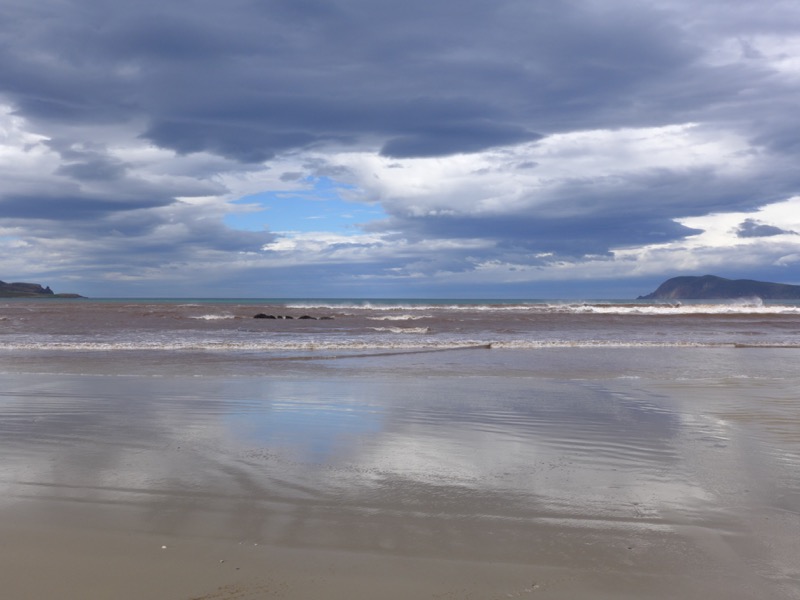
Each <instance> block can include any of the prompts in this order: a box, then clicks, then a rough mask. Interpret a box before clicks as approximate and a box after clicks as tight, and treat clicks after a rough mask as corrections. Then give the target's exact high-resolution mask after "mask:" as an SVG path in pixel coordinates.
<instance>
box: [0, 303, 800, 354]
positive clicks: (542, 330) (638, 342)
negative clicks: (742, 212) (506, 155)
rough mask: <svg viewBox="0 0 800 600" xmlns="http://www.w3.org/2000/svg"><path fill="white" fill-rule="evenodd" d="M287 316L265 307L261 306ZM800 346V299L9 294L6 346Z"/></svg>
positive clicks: (3, 323)
mask: <svg viewBox="0 0 800 600" xmlns="http://www.w3.org/2000/svg"><path fill="white" fill-rule="evenodd" d="M259 313H261V314H265V315H267V316H273V317H276V318H274V319H271V318H269V319H254V318H253V317H254V316H255V315H256V314H259ZM477 346H490V347H491V348H494V349H508V348H516V349H534V348H563V347H605V348H630V347H689V346H696V347H720V346H728V347H732V346H757V347H800V303H764V302H762V301H760V300H759V299H749V300H748V299H743V300H738V301H730V302H724V303H723V302H718V303H701V302H692V303H657V302H648V301H637V302H614V301H603V302H567V301H564V302H521V301H502V302H499V301H455V300H436V301H432V300H380V301H377V300H284V301H281V300H203V299H183V300H158V299H153V300H146V299H138V300H125V299H116V300H99V301H95V300H46V301H37V302H32V301H25V300H21V301H20V300H16V301H0V352H7V351H47V350H60V351H64V352H67V351H109V350H133V351H135V350H140V351H146V350H153V351H158V350H169V351H176V352H177V351H192V350H194V351H215V352H254V351H255V352H263V353H265V355H275V354H286V353H291V352H298V351H307V352H312V353H317V354H319V355H322V354H325V353H331V352H342V351H344V352H371V351H390V350H434V349H453V348H462V347H477Z"/></svg>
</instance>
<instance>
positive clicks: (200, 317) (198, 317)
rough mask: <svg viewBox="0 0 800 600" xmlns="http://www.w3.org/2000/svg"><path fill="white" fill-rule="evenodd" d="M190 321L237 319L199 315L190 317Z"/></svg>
mask: <svg viewBox="0 0 800 600" xmlns="http://www.w3.org/2000/svg"><path fill="white" fill-rule="evenodd" d="M189 318H190V319H201V320H203V321H217V320H221V319H235V318H236V316H235V315H198V316H194V317H189Z"/></svg>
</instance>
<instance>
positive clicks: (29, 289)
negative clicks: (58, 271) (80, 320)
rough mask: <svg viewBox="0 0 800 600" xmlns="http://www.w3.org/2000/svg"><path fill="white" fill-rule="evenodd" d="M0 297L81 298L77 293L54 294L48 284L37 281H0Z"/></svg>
mask: <svg viewBox="0 0 800 600" xmlns="http://www.w3.org/2000/svg"><path fill="white" fill-rule="evenodd" d="M0 298H83V296H79V295H78V294H54V293H53V290H51V289H50V286H47V287H42V286H41V285H39V284H38V283H20V282H17V283H6V282H5V281H0Z"/></svg>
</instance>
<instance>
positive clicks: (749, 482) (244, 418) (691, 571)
mask: <svg viewBox="0 0 800 600" xmlns="http://www.w3.org/2000/svg"><path fill="white" fill-rule="evenodd" d="M3 380H4V383H3V388H2V389H3V392H2V393H1V394H0V416H1V417H2V418H1V419H0V449H2V452H3V456H4V461H3V464H2V466H1V467H0V490H2V494H0V498H2V500H0V502H1V504H0V530H4V531H5V532H6V534H7V536H11V537H12V538H13V539H15V540H17V543H18V544H19V547H20V548H21V547H25V548H27V551H28V552H30V553H32V554H31V558H30V560H31V561H33V562H36V561H37V560H39V561H41V565H45V567H46V565H48V564H50V563H49V562H48V561H51V562H53V563H58V561H59V560H60V559H61V558H63V557H60V558H59V557H58V556H57V555H58V553H59V552H64V553H66V554H69V550H68V548H70V547H72V548H78V549H79V550H77V552H84V553H85V555H86V557H90V558H91V559H92V560H94V561H100V562H102V561H105V560H111V559H110V558H108V557H107V556H105V552H98V550H97V549H96V548H101V547H104V548H107V549H108V551H109V552H111V553H112V554H113V552H121V553H124V548H125V544H124V540H125V539H128V540H129V541H131V544H132V546H131V547H132V548H138V547H139V546H137V544H140V543H141V544H145V545H146V543H149V542H146V540H151V541H152V543H153V544H154V546H151V547H150V548H152V547H155V544H156V542H158V544H159V545H158V548H159V549H160V546H161V540H164V541H165V543H164V544H163V545H164V546H167V548H166V549H165V551H164V553H163V554H161V559H160V560H162V561H163V560H169V561H175V562H174V568H175V570H174V573H175V575H174V577H175V579H174V580H173V579H171V576H170V574H169V573H168V572H166V573H161V572H160V571H159V570H158V569H160V568H161V567H160V566H158V565H160V564H161V563H158V564H156V563H153V560H154V559H153V558H152V557H148V556H144V555H141V556H140V555H138V554H135V552H134V556H138V558H130V560H131V563H130V564H129V567H130V568H129V571H127V570H126V569H121V570H120V572H119V573H120V574H119V576H118V579H116V580H114V581H113V582H110V583H109V584H108V585H116V586H128V587H127V588H126V589H128V590H129V591H128V592H125V593H128V594H129V595H128V596H124V595H118V594H117V595H114V594H112V595H114V597H118V598H123V597H131V598H137V597H146V596H145V595H141V596H140V595H139V594H140V592H139V591H137V590H139V589H142V588H137V587H136V582H137V579H138V577H137V576H136V573H139V572H144V573H150V572H152V573H155V572H158V573H160V574H159V577H162V578H163V580H164V585H165V586H166V587H165V588H163V589H164V590H170V592H169V593H170V594H171V595H161V596H159V597H164V598H173V597H174V598H188V597H191V594H195V597H207V598H217V597H244V598H260V597H266V595H265V594H267V592H269V593H274V594H276V595H278V592H279V591H280V595H282V596H283V597H296V598H300V597H304V596H303V595H301V591H300V590H303V591H302V594H309V593H313V592H314V591H315V590H316V591H317V592H319V591H321V590H325V593H326V595H327V597H330V598H338V597H342V598H344V597H347V594H352V593H357V594H359V595H361V597H365V596H369V595H370V594H373V593H376V590H377V589H378V587H376V586H381V585H382V584H383V585H385V584H387V583H389V582H392V583H393V585H395V586H396V587H395V588H393V590H389V591H387V590H383V592H382V593H381V595H382V596H383V597H397V598H402V597H410V596H408V594H413V595H414V597H432V596H435V595H437V594H438V595H439V597H448V598H462V597H463V598H468V597H508V595H509V594H510V595H511V596H512V597H513V595H514V594H517V595H522V594H530V593H534V592H544V591H547V592H548V594H550V597H580V596H581V595H583V597H605V595H607V596H608V597H615V596H616V597H618V596H619V595H622V594H628V595H632V596H635V597H637V598H667V597H677V596H680V595H681V594H682V595H683V596H682V597H698V596H700V595H701V594H712V595H715V596H716V597H728V598H765V597H769V598H797V597H800V596H798V594H799V593H800V587H799V586H798V582H799V581H800V573H799V572H798V569H796V568H795V567H793V566H792V564H793V563H792V559H791V557H792V556H795V557H796V556H798V555H800V547H798V542H797V541H796V540H798V539H800V535H798V534H800V515H798V509H797V499H798V489H800V486H799V485H798V480H797V470H796V469H795V468H794V467H796V465H797V463H796V462H792V461H796V460H797V456H798V453H797V438H796V436H794V434H793V433H792V432H793V428H794V427H795V426H796V425H797V424H798V422H797V420H796V419H797V416H796V412H795V406H796V405H795V404H793V402H792V398H791V397H790V395H789V393H788V392H787V389H788V388H784V387H781V386H780V385H778V384H769V385H767V384H763V386H762V387H761V388H758V387H756V386H749V387H748V386H747V385H743V384H742V385H740V384H741V382H726V383H725V384H724V385H722V384H720V385H721V387H719V388H715V386H714V385H711V384H709V383H708V382H704V383H703V384H702V385H699V384H697V383H696V382H695V383H694V384H693V385H689V384H686V385H681V384H680V383H671V384H668V383H664V382H661V383H658V384H655V383H652V382H648V381H643V380H613V381H611V380H607V381H598V380H591V381H562V380H552V379H542V378H522V377H503V376H493V375H490V374H475V375H471V376H466V377H461V378H457V379H455V378H452V377H449V376H440V375H437V374H436V373H430V374H428V376H426V377H409V376H407V375H404V374H402V373H398V374H396V375H387V374H386V373H385V372H383V371H381V372H359V371H353V372H347V373H345V372H322V371H320V372H318V373H317V376H316V377H306V376H302V377H301V376H299V375H298V374H297V373H287V374H284V375H282V376H276V377H270V378H253V377H239V378H229V377H227V378H226V377H214V376H208V377H178V376H171V377H163V376H162V377H142V376H86V375H35V376H34V375H23V374H14V375H8V374H7V375H4V376H3ZM765 394H772V398H771V400H770V402H768V403H764V402H762V401H760V400H761V399H762V398H763V397H764V396H765ZM748 411H749V412H748ZM754 422H755V423H754ZM794 431H795V433H796V430H794ZM762 434H763V435H762ZM776 524H777V525H778V526H776ZM48 531H51V532H52V539H51V544H50V546H49V549H48V550H47V552H44V554H43V555H42V556H39V557H38V558H37V557H36V555H35V550H34V549H33V547H31V546H30V544H32V541H31V540H33V539H37V536H45V537H46V533H47V532H48ZM115 536H116V537H115ZM96 537H97V538H99V539H100V540H101V541H97V543H98V544H99V546H97V547H95V546H92V544H90V543H89V541H90V540H92V539H94V538H96ZM166 541H168V543H167V542H166ZM187 541H190V542H191V544H188V545H189V546H191V551H190V550H188V549H187ZM172 546H177V547H182V548H183V550H182V553H180V555H179V556H178V554H179V553H178V552H173V553H172V554H170V553H169V552H168V551H169V550H170V548H171V547H172ZM59 548H61V549H60V550H59ZM211 549H215V550H214V552H211ZM6 552H9V551H6ZM48 552H49V553H50V554H47V553H48ZM220 552H221V553H222V554H225V556H227V557H229V558H221V559H219V560H222V561H231V560H233V559H232V558H230V557H232V556H234V557H236V558H235V560H236V561H238V562H237V563H236V564H237V565H240V566H238V567H232V569H238V570H234V571H230V572H228V571H225V572H222V571H220V572H218V573H217V574H216V575H213V576H212V575H211V574H209V573H208V572H206V569H207V568H208V567H209V566H210V563H209V562H208V561H210V560H211V559H210V558H209V556H211V555H218V554H219V553H220ZM204 553H207V554H204ZM215 553H217V554H215ZM48 557H49V558H48ZM0 558H2V557H0ZM9 560H10V561H11V562H9V563H7V564H17V565H20V564H21V561H22V563H24V561H23V559H22V558H21V557H20V556H19V555H16V556H13V557H10V558H9ZM137 561H138V562H137ZM192 561H197V562H196V563H193V562H192ZM426 561H427V562H426ZM151 563H152V564H151ZM219 564H224V563H219ZM434 564H436V565H439V567H438V569H437V568H433V567H432V566H431V565H434ZM204 565H205V566H204ZM275 565H281V566H280V570H275V569H276V568H277V567H276V566H275ZM426 565H427V566H426ZM443 565H446V566H443ZM23 566H24V565H23ZM8 568H10V567H6V569H8ZM52 568H55V567H52ZM76 569H79V567H76ZM192 569H194V571H193V570H192ZM308 569H310V570H312V571H313V577H312V576H311V575H310V574H309V573H308V572H304V571H306V570H308ZM326 569H327V570H326ZM42 572H43V573H47V568H44V570H43V571H42ZM192 572H194V573H195V578H194V579H192V578H191V577H188V576H187V573H192ZM343 573H350V574H351V577H344V576H343V575H342V574H343ZM178 574H180V578H178ZM6 575H9V576H12V577H13V575H14V573H13V572H10V571H9V572H7V573H4V579H5V578H6V577H5V576H6ZM187 577H188V578H187ZM226 578H227V579H226ZM265 578H266V579H269V581H270V583H269V584H266V583H264V581H265V580H266V579H265ZM281 578H283V579H281ZM476 578H477V579H476ZM503 578H505V579H503ZM44 579H47V577H46V576H45V577H44ZM15 581H16V583H14V584H13V585H16V586H17V588H16V589H25V585H26V582H24V581H21V580H19V579H16V580H15ZM503 581H505V582H506V584H503V583H502V582H503ZM231 582H233V583H231ZM281 582H283V583H284V584H285V586H284V587H281ZM289 582H291V583H292V586H293V587H292V586H289ZM314 582H316V583H314ZM465 582H466V583H465ZM46 583H47V582H46V581H45V582H40V583H39V584H37V585H45V584H46ZM27 584H28V585H33V583H32V582H30V581H29V582H27ZM225 585H230V586H232V587H231V588H230V589H231V590H232V591H231V594H230V595H229V596H224V595H217V596H215V595H213V593H217V592H216V591H215V590H216V589H217V587H219V588H220V589H223V588H224V586H225ZM359 585H361V586H362V588H363V589H361V590H360V591H359V588H358V586H359ZM203 586H204V587H203ZM209 586H210V587H209ZM215 586H216V587H215ZM248 586H249V587H248ZM314 586H317V587H316V588H315V587H314ZM337 586H338V587H337ZM354 586H355V587H354ZM371 586H372V587H371ZM34 587H36V586H35V585H34ZM290 587H292V589H293V590H294V591H290V589H289V588H290ZM85 588H86V585H84V583H82V582H81V581H77V582H74V587H73V588H71V589H73V590H74V593H73V592H72V591H67V592H65V593H63V594H62V595H61V596H60V597H62V598H73V597H74V598H79V597H80V598H83V597H84V596H81V590H85ZM40 589H44V588H40ZM236 590H238V591H236ZM265 590H267V591H265ZM234 592H235V593H240V596H236V595H235V594H234ZM201 593H205V594H206V595H205V596H202V595H201ZM220 593H221V592H220ZM70 594H72V595H70ZM248 594H249V595H248ZM473 594H477V596H475V595H473ZM576 594H577V596H576ZM97 597H107V596H97ZM305 597H308V596H305ZM350 597H352V595H351V596H350Z"/></svg>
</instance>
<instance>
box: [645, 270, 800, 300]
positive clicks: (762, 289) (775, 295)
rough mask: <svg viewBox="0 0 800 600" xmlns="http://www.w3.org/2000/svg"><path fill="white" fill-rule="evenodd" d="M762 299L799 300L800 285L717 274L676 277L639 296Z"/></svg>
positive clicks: (655, 297)
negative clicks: (732, 277) (719, 275)
mask: <svg viewBox="0 0 800 600" xmlns="http://www.w3.org/2000/svg"><path fill="white" fill-rule="evenodd" d="M753 297H758V298H761V299H762V300H798V299H800V285H788V284H785V283H769V282H766V281H753V280H752V279H725V278H724V277H716V276H715V275H703V276H702V277H689V276H684V277H673V278H672V279H668V280H667V281H665V282H664V283H662V284H661V285H660V286H658V289H657V290H656V291H655V292H653V293H652V294H647V295H646V296H639V298H638V300H720V299H732V298H753Z"/></svg>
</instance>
